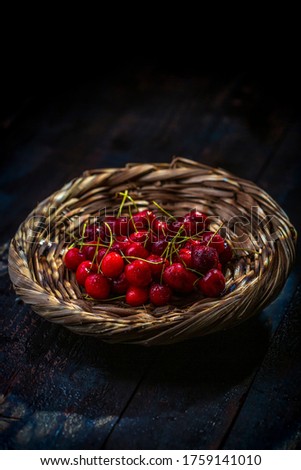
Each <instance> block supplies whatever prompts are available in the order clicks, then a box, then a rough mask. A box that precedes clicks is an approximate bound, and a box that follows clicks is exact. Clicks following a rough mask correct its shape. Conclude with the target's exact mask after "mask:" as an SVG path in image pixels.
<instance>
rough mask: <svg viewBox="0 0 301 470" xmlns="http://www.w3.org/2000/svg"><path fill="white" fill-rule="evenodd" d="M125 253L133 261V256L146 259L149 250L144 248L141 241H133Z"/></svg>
mask: <svg viewBox="0 0 301 470" xmlns="http://www.w3.org/2000/svg"><path fill="white" fill-rule="evenodd" d="M125 255H126V257H127V258H128V259H129V261H131V257H134V258H143V259H146V258H147V257H148V255H149V252H148V251H147V249H146V248H144V246H143V245H141V243H138V242H133V243H130V244H129V245H128V246H127V247H126V249H125Z"/></svg>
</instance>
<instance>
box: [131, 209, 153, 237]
mask: <svg viewBox="0 0 301 470" xmlns="http://www.w3.org/2000/svg"><path fill="white" fill-rule="evenodd" d="M154 218H155V214H154V213H153V212H152V211H149V210H144V211H141V212H136V213H134V214H132V217H131V218H130V220H129V229H130V232H136V231H137V230H144V229H145V230H149V228H150V227H151V223H152V221H153V219H154Z"/></svg>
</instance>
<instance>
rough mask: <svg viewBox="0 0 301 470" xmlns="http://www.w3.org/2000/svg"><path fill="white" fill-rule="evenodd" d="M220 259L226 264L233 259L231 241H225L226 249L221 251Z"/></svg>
mask: <svg viewBox="0 0 301 470" xmlns="http://www.w3.org/2000/svg"><path fill="white" fill-rule="evenodd" d="M218 256H219V260H220V262H221V263H222V264H226V263H228V262H229V261H231V259H232V256H233V252H232V248H231V246H230V245H229V243H227V242H226V241H224V249H223V251H221V252H220V253H219V255H218Z"/></svg>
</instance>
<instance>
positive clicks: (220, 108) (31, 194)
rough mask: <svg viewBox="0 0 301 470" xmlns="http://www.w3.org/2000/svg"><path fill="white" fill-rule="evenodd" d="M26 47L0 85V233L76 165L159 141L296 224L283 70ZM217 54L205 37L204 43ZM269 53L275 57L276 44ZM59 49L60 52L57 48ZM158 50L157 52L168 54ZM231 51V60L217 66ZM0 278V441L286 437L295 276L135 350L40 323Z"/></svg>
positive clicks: (272, 64)
mask: <svg viewBox="0 0 301 470" xmlns="http://www.w3.org/2000/svg"><path fill="white" fill-rule="evenodd" d="M69 52H70V51H69V50H68V47H65V48H64V50H63V51H60V56H59V59H60V60H58V57H57V56H56V53H57V49H56V50H55V51H52V50H51V48H48V49H47V53H46V51H44V53H40V52H39V51H37V50H33V48H32V47H29V46H28V43H26V44H25V45H24V47H22V44H19V47H18V49H17V51H16V55H14V58H13V60H12V56H11V54H8V57H6V58H5V59H4V62H3V64H4V73H3V76H2V84H1V93H0V97H1V101H2V105H1V109H0V145H1V172H0V182H1V183H0V184H1V190H0V198H1V206H0V210H1V221H2V223H1V227H0V237H1V243H2V244H5V243H6V242H7V241H8V240H9V239H10V237H11V236H13V234H14V232H15V230H16V229H17V227H18V225H19V224H20V223H21V222H22V220H23V219H24V218H25V217H26V215H27V214H28V213H29V212H30V211H31V210H32V209H33V208H34V206H35V205H36V204H37V203H38V202H39V201H41V200H42V199H43V198H45V197H46V196H48V195H49V194H51V193H52V192H53V191H54V190H56V189H58V188H59V187H60V186H62V185H63V184H64V183H65V182H66V181H68V180H70V179H71V178H73V177H76V176H78V175H79V174H80V173H81V172H82V171H83V170H85V169H88V168H95V167H108V166H113V167H119V166H123V165H125V164H126V163H127V162H163V161H170V159H171V157H172V156H173V155H181V156H185V157H188V158H193V159H195V160H198V161H200V162H203V163H207V164H209V165H212V166H221V167H223V168H225V169H227V170H229V171H232V172H234V173H235V174H236V175H238V176H241V177H244V178H248V179H251V180H252V181H255V182H256V183H257V184H258V185H260V186H261V187H262V188H263V189H265V190H267V191H268V192H269V193H270V194H271V195H272V196H273V197H274V198H275V199H276V200H277V201H278V202H279V203H280V204H281V205H282V206H283V208H284V209H285V210H286V211H287V212H288V215H289V217H290V218H291V220H292V222H293V223H294V224H295V226H296V227H297V229H298V227H299V226H300V210H299V207H300V196H301V195H300V174H301V173H300V107H299V77H298V75H297V73H296V67H294V62H293V61H292V60H291V58H290V57H287V56H284V55H283V54H282V52H281V50H280V49H279V56H278V59H277V61H274V60H273V57H272V56H271V55H267V59H269V60H266V61H264V62H263V65H259V64H256V63H255V62H254V61H253V60H252V57H251V56H249V57H250V60H245V61H244V63H243V64H242V63H241V64H240V66H238V65H237V64H238V63H239V62H237V61H236V60H235V58H233V57H232V59H234V60H232V61H231V63H230V62H229V61H228V66H227V67H224V66H223V63H222V62H219V60H216V61H213V62H212V61H211V62H210V64H209V63H208V62H206V61H205V60H203V61H202V60H199V57H201V53H200V56H199V57H198V58H197V59H198V60H194V61H191V60H188V59H187V58H186V59H185V54H183V53H181V60H174V58H173V57H172V58H171V57H170V55H169V54H168V51H167V53H166V56H165V57H164V58H163V59H159V58H156V59H155V58H154V57H147V58H146V57H145V56H143V57H142V56H141V54H137V55H136V54H133V53H130V52H129V51H128V50H126V48H125V50H120V51H119V54H118V55H116V56H115V55H113V57H114V59H113V60H112V55H109V54H107V55H106V54H103V51H101V52H102V53H100V54H99V56H95V55H94V58H93V59H94V60H93V61H91V59H90V57H89V56H85V54H82V53H81V54H75V53H74V52H73V54H70V53H69ZM221 55H223V51H220V55H219V57H220V56H221ZM284 57H285V58H284ZM64 58H65V60H64ZM169 59H170V60H169ZM232 63H233V65H232ZM1 256H2V258H1V277H0V293H1V300H0V302H1V303H0V321H1V332H2V336H1V343H0V344H1V350H0V354H1V355H0V358H1V372H0V383H1V385H0V431H1V435H0V444H1V447H2V448H18V449H24V448H36V449H38V448H39V449H46V448H49V449H52V448H53V449H60V448H65V449H67V448H93V449H94V448H95V449H100V448H108V449H115V448H121V449H122V448H123V449H130V448H150V449H162V448H170V449H172V448H180V449H181V448H182V449H189V448H190V449H203V448H211V449H218V448H225V449H271V448H272V449H286V448H293V449H294V448H300V442H301V441H300V435H301V434H300V433H301V422H300V390H301V370H300V359H301V354H300V353H301V348H300V326H301V324H300V274H299V271H298V269H297V268H295V269H294V271H293V273H292V274H291V276H290V278H289V280H288V281H287V284H286V286H285V288H284V290H283V291H282V293H281V294H280V296H279V297H278V299H277V300H276V301H275V302H274V303H273V304H272V305H271V306H269V307H268V308H266V309H265V311H264V312H262V313H261V314H260V315H259V316H257V317H255V318H253V319H252V320H250V321H248V322H246V323H244V324H242V325H241V326H239V327H237V328H235V329H233V330H231V331H228V332H223V333H220V334H217V335H214V336H209V337H205V338H200V339H194V340H191V341H188V342H185V343H183V344H179V345H173V346H168V347H167V346H166V347H157V348H154V349H143V348H140V347H134V346H126V345H107V344H104V343H101V342H99V341H97V340H95V339H91V338H86V337H79V336H76V335H74V334H72V333H70V332H68V331H67V330H65V329H63V328H61V327H59V326H56V325H52V324H49V323H47V322H45V321H44V320H43V319H41V318H40V317H38V316H37V315H35V314H34V313H33V312H32V311H31V310H30V309H29V308H28V307H27V306H26V305H24V304H23V303H22V302H20V301H19V300H18V299H17V298H16V296H15V294H14V292H13V290H12V288H11V284H10V281H9V278H8V275H7V250H6V246H5V245H2V255H1Z"/></svg>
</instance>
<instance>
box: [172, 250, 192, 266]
mask: <svg viewBox="0 0 301 470" xmlns="http://www.w3.org/2000/svg"><path fill="white" fill-rule="evenodd" d="M174 263H183V264H184V266H185V268H192V259H191V250H188V248H180V250H179V251H178V253H177V254H176V256H175V257H174Z"/></svg>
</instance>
